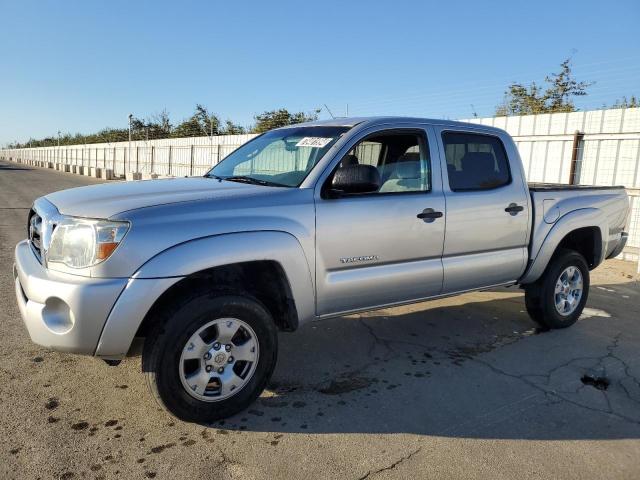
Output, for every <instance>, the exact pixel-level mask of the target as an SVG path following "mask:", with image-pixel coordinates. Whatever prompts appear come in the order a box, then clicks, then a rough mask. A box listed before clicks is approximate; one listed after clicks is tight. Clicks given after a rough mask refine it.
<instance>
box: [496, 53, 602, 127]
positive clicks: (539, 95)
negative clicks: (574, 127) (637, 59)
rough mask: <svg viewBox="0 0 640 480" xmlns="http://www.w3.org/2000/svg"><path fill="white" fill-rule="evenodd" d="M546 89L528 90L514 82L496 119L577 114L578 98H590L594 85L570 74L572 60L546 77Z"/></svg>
mask: <svg viewBox="0 0 640 480" xmlns="http://www.w3.org/2000/svg"><path fill="white" fill-rule="evenodd" d="M544 81H545V83H546V87H541V86H539V85H538V84H536V82H531V83H530V84H529V85H528V86H527V85H523V84H522V83H518V82H514V83H512V84H511V85H509V86H508V87H507V91H506V92H505V96H504V100H503V102H502V103H501V104H500V105H498V106H497V107H496V115H497V116H508V115H533V114H538V113H556V112H575V111H576V110H577V109H576V106H575V104H574V103H573V101H574V98H575V97H582V96H585V95H587V88H589V87H590V86H591V85H593V83H594V82H579V81H577V80H576V79H575V78H574V76H573V72H572V71H571V59H570V58H567V59H566V60H565V61H563V62H562V63H561V64H560V71H559V72H558V73H552V74H551V75H547V76H546V77H545V80H544Z"/></svg>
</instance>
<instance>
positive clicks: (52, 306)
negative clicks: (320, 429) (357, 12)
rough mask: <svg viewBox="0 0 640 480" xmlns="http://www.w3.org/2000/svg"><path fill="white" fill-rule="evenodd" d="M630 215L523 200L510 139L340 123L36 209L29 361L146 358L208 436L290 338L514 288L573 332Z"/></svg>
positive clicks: (62, 195) (284, 133)
mask: <svg viewBox="0 0 640 480" xmlns="http://www.w3.org/2000/svg"><path fill="white" fill-rule="evenodd" d="M627 216H628V200H627V196H626V193H625V190H624V189H623V188H622V187H584V186H569V185H547V184H544V185H543V184H539V185H527V182H526V179H525V175H524V172H523V168H522V164H521V161H520V157H519V155H518V151H517V149H516V146H515V144H514V142H513V140H512V139H511V138H510V137H509V135H508V134H507V133H505V132H504V131H502V130H499V129H495V128H490V127H485V126H481V125H471V124H465V123H458V122H449V121H440V120H427V119H419V118H389V117H381V118H351V119H335V120H331V121H325V122H313V123H306V124H299V125H293V126H289V127H285V128H280V129H277V130H272V131H269V132H267V133H265V134H263V135H261V136H259V137H256V138H255V139H253V140H251V141H250V142H248V143H246V144H244V145H242V146H241V147H240V148H238V149H237V150H235V151H234V152H233V153H231V154H230V155H229V156H228V157H227V158H226V159H224V160H223V161H222V162H220V163H219V164H218V165H216V166H215V167H214V168H212V169H211V171H210V172H209V173H208V174H207V175H205V176H204V177H198V178H175V179H167V180H151V181H138V182H115V183H108V184H102V185H96V186H90V187H82V188H74V189H71V190H65V191H60V192H56V193H53V194H50V195H47V196H45V197H42V198H39V199H38V200H36V202H35V203H34V205H33V208H32V209H31V211H30V213H29V217H28V223H27V227H28V239H27V240H24V241H22V242H20V243H19V244H18V245H17V247H16V250H15V290H16V296H17V300H18V304H19V308H20V312H21V314H22V317H23V319H24V322H25V324H26V327H27V329H28V331H29V334H30V336H31V339H32V340H33V341H34V342H35V343H37V344H40V345H43V346H45V347H47V348H51V349H54V350H60V351H66V352H72V353H80V354H87V355H94V356H96V357H99V358H102V359H104V360H106V361H107V362H110V363H117V362H118V361H119V360H120V359H122V358H123V357H125V356H126V355H127V354H131V353H132V352H133V351H134V350H136V348H135V346H136V345H140V346H141V347H142V368H143V371H144V372H145V374H146V375H147V378H148V380H149V385H150V387H151V391H152V392H153V394H154V395H155V396H156V398H157V399H158V400H159V402H160V403H161V404H162V405H163V406H164V407H166V408H167V409H168V410H169V411H170V412H172V413H173V414H174V415H175V416H177V417H179V418H181V419H185V420H189V421H197V422H211V421H213V420H216V419H220V418H223V417H227V416H229V415H232V414H234V413H237V412H239V411H240V410H242V409H244V408H245V407H247V406H248V405H249V404H250V403H251V402H252V401H254V400H255V399H256V397H257V396H258V395H260V393H261V392H262V390H263V389H264V388H265V385H266V384H267V381H268V380H269V377H270V376H271V374H272V372H273V369H274V367H275V364H276V358H277V351H278V331H294V330H296V329H297V328H299V327H300V326H301V325H302V324H304V323H306V322H309V321H312V320H316V319H322V318H327V317H335V316H340V315H344V314H348V313H352V312H359V311H364V310H371V309H376V308H383V307H389V306H393V305H401V304H407V303H412V302H420V301H423V300H427V299H431V298H438V297H443V296H446V295H454V294H459V293H463V292H468V291H472V290H479V289H486V288H490V287H495V286H500V285H502V286H505V285H520V286H521V287H523V288H524V290H525V303H526V308H527V311H528V312H529V314H530V316H531V318H532V319H533V320H534V321H535V322H537V323H539V324H541V325H543V326H545V327H548V328H564V327H568V326H569V325H572V324H573V323H574V322H576V320H577V319H578V317H579V316H580V314H581V312H582V309H583V308H584V306H585V303H586V301H587V295H588V292H589V271H590V270H591V269H593V268H595V267H597V266H598V265H599V264H600V263H601V262H603V261H604V260H605V259H606V258H610V257H613V256H615V255H617V254H618V253H619V252H620V251H621V250H622V248H623V247H624V245H625V242H626V238H627V235H626V233H625V226H626V223H627ZM138 340H140V341H138Z"/></svg>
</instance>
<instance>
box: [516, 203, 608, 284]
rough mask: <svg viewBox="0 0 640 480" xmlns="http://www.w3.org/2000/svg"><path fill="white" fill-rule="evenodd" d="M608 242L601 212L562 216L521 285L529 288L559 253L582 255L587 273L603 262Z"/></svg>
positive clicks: (578, 212) (579, 212)
mask: <svg viewBox="0 0 640 480" xmlns="http://www.w3.org/2000/svg"><path fill="white" fill-rule="evenodd" d="M607 238H608V224H607V222H606V219H605V218H604V217H603V212H602V211H601V210H598V209H581V210H575V211H573V212H571V213H569V214H567V215H565V216H563V217H562V218H561V219H559V220H558V221H557V222H556V223H555V224H554V226H553V227H552V228H551V229H550V230H549V232H548V233H547V235H546V236H545V238H544V241H543V242H542V246H541V248H540V250H539V251H538V254H537V255H536V256H535V258H533V260H532V261H531V262H530V265H529V267H528V268H527V270H526V272H525V274H524V275H523V277H522V278H521V280H520V283H522V284H528V283H533V282H535V281H536V280H538V279H539V278H540V276H541V275H542V274H543V273H544V271H545V269H546V268H547V265H548V264H549V262H550V261H551V259H552V258H553V257H554V256H555V255H556V254H557V252H559V251H561V250H562V249H570V250H575V251H577V252H578V253H580V254H582V255H583V256H584V257H585V259H586V260H587V265H588V266H589V269H590V270H593V269H594V268H596V267H597V266H598V265H600V263H602V261H603V260H604V258H605V252H606V248H607V245H606V239H607Z"/></svg>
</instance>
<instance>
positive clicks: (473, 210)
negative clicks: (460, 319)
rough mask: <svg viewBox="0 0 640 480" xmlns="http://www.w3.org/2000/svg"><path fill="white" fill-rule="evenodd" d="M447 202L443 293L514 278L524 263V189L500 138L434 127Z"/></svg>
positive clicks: (526, 211) (525, 200)
mask: <svg viewBox="0 0 640 480" xmlns="http://www.w3.org/2000/svg"><path fill="white" fill-rule="evenodd" d="M436 131H437V137H438V145H439V147H440V154H441V156H440V159H441V165H442V169H443V183H444V193H445V197H446V202H447V227H446V234H445V237H446V240H445V245H444V251H443V259H442V263H443V268H444V284H443V292H444V293H452V292H457V291H463V290H469V289H475V288H479V287H485V286H491V285H497V284H502V283H507V282H511V281H515V280H517V279H518V278H519V277H520V275H522V273H523V271H524V268H525V264H526V260H527V229H528V225H529V218H528V212H529V208H528V203H529V198H528V196H527V192H526V189H525V188H524V185H523V179H522V175H521V172H520V171H519V170H518V164H517V162H514V163H513V165H510V163H509V160H508V157H507V151H506V149H505V144H504V142H503V140H502V139H501V138H500V137H499V136H498V135H491V134H487V133H484V132H482V131H475V130H463V129H456V128H449V127H436Z"/></svg>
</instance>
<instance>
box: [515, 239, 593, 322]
mask: <svg viewBox="0 0 640 480" xmlns="http://www.w3.org/2000/svg"><path fill="white" fill-rule="evenodd" d="M589 281H590V280H589V267H588V266H587V262H586V260H585V259H584V257H583V256H582V255H581V254H579V253H578V252H576V251H573V250H562V251H560V252H558V254H557V255H555V256H554V257H553V259H552V260H551V261H550V262H549V265H548V266H547V269H546V270H545V272H544V274H543V275H542V277H541V278H540V279H539V280H538V281H537V282H536V283H534V284H531V285H526V286H525V305H526V307H527V312H528V313H529V316H530V317H531V318H532V319H533V320H534V321H536V322H537V323H538V324H540V325H541V326H543V327H546V328H566V327H569V326H571V325H573V324H574V323H576V321H577V320H578V318H579V317H580V315H581V314H582V310H583V309H584V306H585V304H586V303H587V297H588V296H589Z"/></svg>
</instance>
